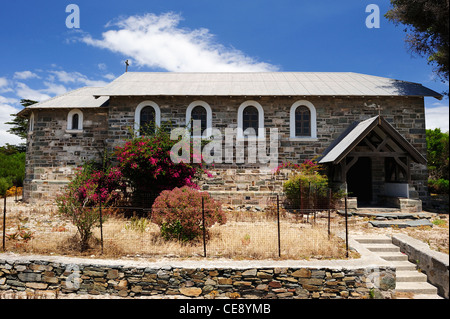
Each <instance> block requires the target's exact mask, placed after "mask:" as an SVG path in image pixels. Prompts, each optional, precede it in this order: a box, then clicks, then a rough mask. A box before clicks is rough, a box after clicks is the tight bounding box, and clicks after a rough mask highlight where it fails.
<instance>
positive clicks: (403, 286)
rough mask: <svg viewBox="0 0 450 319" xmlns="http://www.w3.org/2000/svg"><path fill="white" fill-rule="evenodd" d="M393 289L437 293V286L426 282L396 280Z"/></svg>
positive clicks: (416, 292) (418, 292) (417, 292)
mask: <svg viewBox="0 0 450 319" xmlns="http://www.w3.org/2000/svg"><path fill="white" fill-rule="evenodd" d="M395 291H398V292H412V293H415V294H437V288H436V287H435V286H433V285H431V284H429V283H427V282H397V284H396V287H395Z"/></svg>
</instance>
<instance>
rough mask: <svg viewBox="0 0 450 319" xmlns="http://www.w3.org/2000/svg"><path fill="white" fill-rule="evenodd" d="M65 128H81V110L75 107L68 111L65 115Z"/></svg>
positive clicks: (70, 129) (78, 129) (79, 129)
mask: <svg viewBox="0 0 450 319" xmlns="http://www.w3.org/2000/svg"><path fill="white" fill-rule="evenodd" d="M67 130H68V131H81V130H83V112H81V110H79V109H75V110H71V111H70V112H69V114H68V115H67Z"/></svg>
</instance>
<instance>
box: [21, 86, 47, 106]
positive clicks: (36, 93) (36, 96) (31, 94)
mask: <svg viewBox="0 0 450 319" xmlns="http://www.w3.org/2000/svg"><path fill="white" fill-rule="evenodd" d="M16 86H17V89H16V94H17V96H19V97H20V98H21V99H28V100H33V101H38V102H41V101H45V100H48V99H50V98H51V96H50V95H48V94H45V93H43V90H35V89H32V88H30V87H29V86H28V85H26V84H25V83H22V82H17V84H16Z"/></svg>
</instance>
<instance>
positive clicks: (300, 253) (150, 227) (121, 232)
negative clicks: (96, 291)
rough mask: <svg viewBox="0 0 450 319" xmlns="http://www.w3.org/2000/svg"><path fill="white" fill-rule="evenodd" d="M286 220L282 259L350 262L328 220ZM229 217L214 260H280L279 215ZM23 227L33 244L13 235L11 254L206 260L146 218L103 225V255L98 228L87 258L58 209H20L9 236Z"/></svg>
mask: <svg viewBox="0 0 450 319" xmlns="http://www.w3.org/2000/svg"><path fill="white" fill-rule="evenodd" d="M281 217H282V218H281V222H280V233H281V239H280V244H281V258H282V259H313V258H314V259H323V258H338V259H340V258H345V243H344V242H343V241H342V240H341V239H340V238H338V237H336V236H330V237H329V236H328V232H327V228H326V226H324V223H325V220H324V219H323V220H318V222H317V223H316V226H314V225H312V224H311V223H305V221H304V220H303V219H302V218H295V217H293V215H289V214H288V213H286V212H283V214H282V216H281ZM336 218H338V217H337V216H336ZM227 219H228V223H227V224H225V225H218V224H216V225H214V226H213V227H211V229H210V231H209V236H208V240H207V256H208V257H223V258H230V259H267V258H275V259H277V258H278V231H277V230H278V225H277V219H276V217H275V216H274V215H273V214H271V213H270V212H269V213H264V212H257V213H255V212H246V211H230V212H227ZM336 222H337V221H336ZM18 225H20V227H22V228H23V229H26V230H27V231H29V232H30V233H31V237H30V238H29V239H28V240H23V239H21V238H10V237H8V238H7V251H14V252H22V253H35V254H58V255H71V256H91V255H95V256H96V257H104V258H111V257H113V258H121V257H145V258H157V257H178V258H188V257H201V256H203V242H202V241H201V240H198V241H195V242H193V243H180V242H178V241H166V240H164V239H163V238H162V237H161V235H160V230H159V227H158V226H157V225H156V224H153V223H151V222H150V221H149V219H146V218H138V217H133V218H124V217H121V215H119V214H114V215H113V216H111V217H109V218H108V219H107V220H106V222H105V223H104V225H103V239H104V245H103V247H104V249H103V255H101V256H100V253H101V246H100V240H99V239H100V237H101V235H100V229H99V228H96V229H95V230H94V238H93V239H92V240H91V242H90V243H89V244H90V247H91V249H89V250H87V251H86V252H84V253H82V254H81V253H80V252H79V251H80V247H79V245H78V242H79V241H78V239H77V231H76V228H75V227H74V226H73V225H72V224H71V223H70V221H69V220H67V219H64V218H62V217H61V216H59V214H58V213H57V211H56V207H55V206H52V205H47V206H42V207H31V206H27V205H24V204H22V205H20V204H19V205H17V206H16V207H15V209H13V210H12V211H11V212H10V213H9V214H8V217H7V234H11V233H12V232H13V231H14V229H16V228H17V227H18Z"/></svg>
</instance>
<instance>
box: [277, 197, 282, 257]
mask: <svg viewBox="0 0 450 319" xmlns="http://www.w3.org/2000/svg"><path fill="white" fill-rule="evenodd" d="M277 225H278V257H281V239H280V196H279V195H278V194H277Z"/></svg>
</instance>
